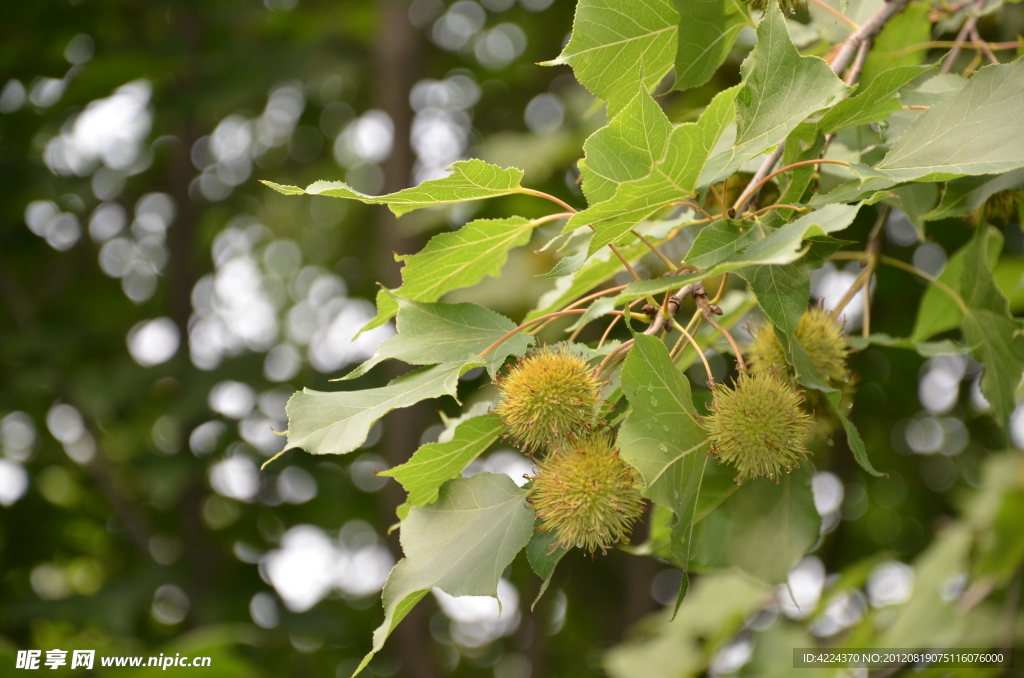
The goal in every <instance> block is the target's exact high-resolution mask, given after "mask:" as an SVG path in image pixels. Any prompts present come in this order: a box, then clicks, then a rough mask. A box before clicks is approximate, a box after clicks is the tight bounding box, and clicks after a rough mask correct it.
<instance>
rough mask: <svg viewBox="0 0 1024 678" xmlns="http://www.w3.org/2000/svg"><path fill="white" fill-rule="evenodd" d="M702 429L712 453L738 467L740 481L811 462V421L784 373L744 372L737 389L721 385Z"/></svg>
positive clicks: (717, 387)
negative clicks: (807, 461)
mask: <svg viewBox="0 0 1024 678" xmlns="http://www.w3.org/2000/svg"><path fill="white" fill-rule="evenodd" d="M710 409H711V414H710V415H708V416H707V417H704V418H703V420H702V424H703V426H704V429H705V430H706V431H707V432H708V438H710V440H711V452H712V453H714V454H716V455H718V456H719V457H721V458H722V459H724V460H725V461H727V462H729V463H730V464H732V465H733V466H735V467H736V470H737V472H738V473H737V476H736V482H741V481H743V480H747V479H749V478H753V477H755V476H767V477H769V478H772V479H773V480H775V482H778V477H779V474H780V473H782V472H783V471H786V472H787V473H788V472H789V471H790V470H791V469H792V468H793V467H796V466H799V465H800V464H799V462H800V460H801V459H805V458H806V457H807V433H808V430H809V429H810V426H811V417H810V415H808V414H807V413H806V412H805V411H804V408H803V399H802V398H801V397H800V393H799V392H798V391H797V390H796V389H795V388H793V385H792V382H790V381H789V380H788V379H785V378H783V377H782V375H781V374H780V373H779V370H777V369H774V370H767V371H764V372H759V373H753V374H751V373H746V372H744V373H741V374H740V376H739V379H737V380H736V383H735V385H734V387H733V388H729V387H728V386H725V385H724V384H716V385H715V388H714V399H713V400H712V402H711V406H710Z"/></svg>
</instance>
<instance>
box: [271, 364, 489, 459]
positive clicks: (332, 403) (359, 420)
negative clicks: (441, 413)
mask: <svg viewBox="0 0 1024 678" xmlns="http://www.w3.org/2000/svg"><path fill="white" fill-rule="evenodd" d="M482 364H483V363H482V362H466V361H458V362H453V363H445V364H443V365H435V366H434V367H426V368H420V369H418V370H414V371H412V372H409V373H408V374H403V375H402V376H400V377H398V378H397V379H395V380H393V381H392V382H391V383H390V384H388V385H387V386H383V387H381V388H371V389H366V390H364V391H340V392H335V393H324V392H322V391H312V390H310V389H308V388H306V389H303V390H301V391H299V392H297V393H296V394H295V395H293V396H292V397H291V398H290V399H289V400H288V406H287V408H286V411H287V413H288V444H287V445H285V450H290V449H292V448H293V447H301V448H302V449H304V450H305V451H306V452H309V453H310V454H345V453H347V452H351V451H353V450H356V449H358V448H359V446H360V445H362V444H363V442H364V441H365V440H366V434H367V433H369V432H370V427H371V426H373V424H374V422H376V421H377V420H378V419H380V418H381V417H383V416H384V415H385V414H387V413H388V412H390V411H391V410H395V409H398V408H402V407H409V406H410V405H414V404H416V403H418V402H419V401H421V400H426V399H428V398H438V397H440V396H443V395H450V396H452V397H455V393H456V387H457V386H458V382H459V377H460V376H461V375H463V374H464V373H466V372H467V371H469V370H471V369H472V368H474V367H477V366H479V365H482ZM281 454H284V452H283V451H282V452H281ZM276 458H277V457H274V459H276ZM270 461H273V459H271V460H270ZM270 461H268V462H267V464H269V463H270ZM264 466H266V464H264Z"/></svg>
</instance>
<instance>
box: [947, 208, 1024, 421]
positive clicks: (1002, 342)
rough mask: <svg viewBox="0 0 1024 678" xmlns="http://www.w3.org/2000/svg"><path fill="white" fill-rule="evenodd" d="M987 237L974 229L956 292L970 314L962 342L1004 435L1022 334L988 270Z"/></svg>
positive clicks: (1019, 369) (1022, 363) (1018, 373)
mask: <svg viewBox="0 0 1024 678" xmlns="http://www.w3.org/2000/svg"><path fill="white" fill-rule="evenodd" d="M988 238H989V232H988V229H987V228H983V227H982V228H978V229H977V230H976V231H975V235H974V238H973V239H972V240H971V242H970V244H968V245H967V248H966V250H965V256H964V271H963V276H962V278H961V280H960V289H961V294H962V296H963V299H964V301H965V302H966V303H967V308H968V310H969V311H970V312H969V313H965V314H964V319H963V325H962V327H963V333H964V341H965V342H966V343H967V345H969V346H973V347H975V348H974V349H972V351H971V355H973V356H974V357H975V358H976V359H977V360H979V361H981V362H982V363H984V365H985V373H984V374H983V375H982V377H981V392H982V393H983V394H984V396H985V398H986V400H988V402H989V403H990V404H991V405H992V413H993V415H994V416H995V419H996V421H997V422H998V423H999V425H1000V426H1001V427H1002V428H1003V430H1006V429H1007V427H1008V426H1009V421H1010V415H1011V414H1013V411H1014V408H1015V406H1016V402H1015V395H1016V392H1017V388H1018V387H1019V386H1020V384H1021V378H1022V375H1024V328H1022V326H1021V323H1020V321H1019V320H1017V319H1016V318H1014V317H1013V316H1012V315H1011V314H1010V303H1009V301H1007V299H1006V296H1004V295H1003V293H1002V291H1000V289H999V288H998V287H997V286H996V282H995V279H994V278H993V277H992V272H991V270H990V269H989V265H988V262H989V248H988Z"/></svg>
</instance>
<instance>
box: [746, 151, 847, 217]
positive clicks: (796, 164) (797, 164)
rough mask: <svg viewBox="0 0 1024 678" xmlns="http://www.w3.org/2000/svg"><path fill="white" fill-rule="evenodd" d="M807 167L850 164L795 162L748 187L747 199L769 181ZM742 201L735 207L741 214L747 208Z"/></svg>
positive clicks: (816, 160)
mask: <svg viewBox="0 0 1024 678" xmlns="http://www.w3.org/2000/svg"><path fill="white" fill-rule="evenodd" d="M774 164H775V163H772V165H774ZM805 165H844V166H845V167H849V166H850V163H848V162H846V161H845V160H826V159H824V158H815V159H813V160H801V161H800V162H794V163H793V164H792V165H786V166H785V167H783V168H782V169H778V170H775V171H774V172H772V173H771V174H769V175H768V176H766V177H765V178H763V179H761V180H759V181H758V182H757V183H756V184H753V187H750V186H748V187H747V188H746V189H745V190H744V193H746V194H747V197H750V196H753V195H754V194H755V193H757V192H758V191H759V190H761V187H762V186H764V185H765V184H767V183H768V182H769V181H771V180H772V179H774V178H775V177H777V176H779V175H780V174H782V173H783V172H788V171H789V170H791V169H795V168H797V167H803V166H805ZM741 199H742V200H743V202H739V201H737V203H736V207H734V209H735V211H736V212H739V211H740V210H741V209H743V207H745V206H746V199H745V198H741Z"/></svg>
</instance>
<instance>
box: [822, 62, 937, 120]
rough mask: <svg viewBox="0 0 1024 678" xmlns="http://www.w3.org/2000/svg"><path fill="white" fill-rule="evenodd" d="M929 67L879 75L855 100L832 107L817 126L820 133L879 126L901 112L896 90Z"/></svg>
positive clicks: (910, 67) (890, 71)
mask: <svg viewBox="0 0 1024 678" xmlns="http://www.w3.org/2000/svg"><path fill="white" fill-rule="evenodd" d="M930 68H933V67H932V66H900V67H898V68H892V69H889V70H888V71H885V72H884V73H881V74H880V75H879V76H878V77H877V78H875V79H874V80H872V81H871V84H870V85H868V86H867V87H865V88H864V89H863V90H862V91H860V92H858V93H857V95H856V96H854V97H851V98H849V99H845V100H844V101H840V102H839V103H838V104H836V105H835V106H833V107H832V108H831V109H829V111H828V112H827V113H825V115H823V116H822V117H821V121H820V122H819V123H818V129H819V130H821V131H822V132H823V133H826V134H827V133H831V132H835V131H837V130H841V129H843V128H844V127H852V126H853V125H864V124H867V123H869V122H879V121H881V120H885V119H886V118H887V117H889V114H890V113H895V112H896V111H899V110H902V108H903V105H902V103H901V102H900V98H899V90H900V88H901V87H903V86H904V85H906V84H907V83H908V82H910V81H911V80H913V79H914V78H916V77H918V76H920V75H921V74H923V73H924V72H925V71H927V70H928V69H930Z"/></svg>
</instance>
